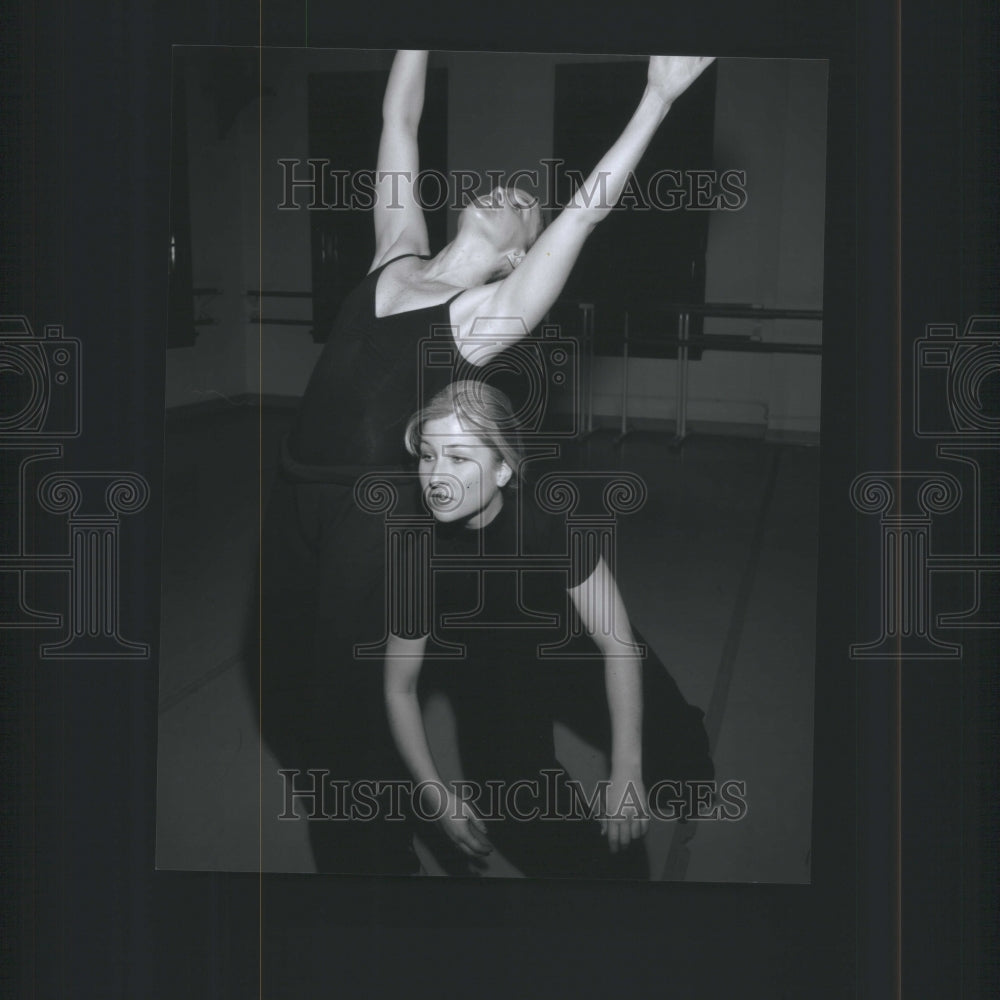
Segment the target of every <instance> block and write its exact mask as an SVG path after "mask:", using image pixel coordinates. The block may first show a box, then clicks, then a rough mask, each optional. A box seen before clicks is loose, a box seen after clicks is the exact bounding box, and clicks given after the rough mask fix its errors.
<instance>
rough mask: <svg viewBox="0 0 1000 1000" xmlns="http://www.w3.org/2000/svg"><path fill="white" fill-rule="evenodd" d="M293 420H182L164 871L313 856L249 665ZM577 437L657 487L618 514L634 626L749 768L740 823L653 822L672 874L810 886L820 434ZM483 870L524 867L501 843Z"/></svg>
mask: <svg viewBox="0 0 1000 1000" xmlns="http://www.w3.org/2000/svg"><path fill="white" fill-rule="evenodd" d="M288 420H289V413H288V411H286V410H283V409H280V408H277V407H275V408H265V409H264V410H263V411H258V410H257V409H256V408H255V407H253V406H233V407H232V408H230V409H228V410H225V411H221V412H211V413H204V414H201V415H197V416H194V415H186V416H184V417H181V418H172V419H171V420H169V421H168V427H167V437H166V471H165V486H164V512H165V517H164V521H165V523H164V535H163V563H162V565H163V573H162V577H163V580H162V583H163V589H162V618H161V634H160V640H161V641H160V658H159V663H160V688H159V690H160V695H159V735H158V764H157V770H158V779H157V781H158V784H157V846H156V859H157V866H158V867H159V868H164V869H180V870H222V871H259V870H262V871H290V872H308V871H310V870H312V859H311V856H310V852H309V847H308V840H307V834H306V821H305V820H302V819H299V820H284V821H281V822H276V821H275V818H276V817H277V815H278V814H279V813H281V812H282V810H283V808H284V789H283V785H282V780H281V778H280V777H279V775H278V773H277V768H278V765H277V763H276V762H275V761H274V759H273V758H272V757H271V756H270V755H269V753H268V752H267V750H266V748H262V747H261V744H260V740H259V739H258V736H257V723H256V713H255V710H254V709H253V707H252V703H251V699H250V696H249V694H248V692H247V688H246V681H245V677H244V671H243V664H242V662H241V659H240V645H241V637H242V632H243V629H244V626H245V616H246V609H247V607H248V602H249V598H250V594H251V588H252V586H253V575H254V565H255V559H256V545H257V538H258V530H259V528H258V519H259V511H260V501H261V497H262V496H265V497H266V495H267V489H268V486H269V482H270V478H271V476H272V475H273V468H274V455H275V454H276V449H277V444H278V441H279V440H280V437H281V435H282V433H283V432H284V429H285V428H286V426H287V424H288ZM577 447H578V451H577V453H576V455H575V456H574V462H576V463H579V464H578V467H581V468H588V469H591V470H613V469H627V470H629V471H630V472H633V473H636V474H638V475H639V476H641V477H642V478H643V480H644V481H645V483H646V486H647V489H648V497H647V500H646V502H645V504H644V506H643V507H642V508H641V509H640V510H639V511H637V512H636V513H634V514H630V515H628V516H625V517H622V518H621V519H620V521H619V525H618V572H617V576H618V582H619V585H620V588H621V590H622V594H623V597H624V599H625V603H626V606H627V608H628V611H629V615H630V617H631V619H632V620H633V622H634V623H635V624H636V625H637V627H638V628H639V630H640V631H641V632H642V633H643V635H644V636H645V638H646V640H647V641H648V642H649V643H650V644H651V645H652V646H653V647H654V648H655V649H656V651H657V653H658V654H659V656H660V658H661V659H662V660H663V662H664V663H665V664H667V666H668V669H669V670H670V672H671V673H672V674H673V676H674V678H675V680H676V681H677V683H678V685H679V686H680V689H681V691H682V692H683V694H684V696H685V697H686V698H687V700H688V701H690V702H692V703H693V704H696V705H698V706H699V707H701V708H702V709H704V710H705V712H706V725H707V728H708V731H709V738H710V740H711V743H712V747H713V756H714V760H715V766H716V777H717V779H718V780H719V781H725V780H729V779H732V780H735V781H740V782H745V788H746V792H745V801H746V804H747V810H746V814H745V815H744V816H743V817H742V818H741V819H739V820H737V821H734V822H727V821H716V820H707V821H703V822H699V823H697V824H694V825H693V829H694V834H693V836H692V835H691V831H690V830H685V829H684V828H683V827H680V826H678V824H676V823H674V822H670V821H654V822H653V823H652V825H651V829H650V832H649V834H648V835H647V838H646V846H647V850H648V851H649V854H650V861H651V870H652V872H653V873H654V877H657V878H665V879H668V880H686V881H692V882H763V883H804V882H808V881H809V875H810V853H809V848H810V830H811V827H810V815H811V809H812V743H813V713H814V698H813V677H814V662H815V615H816V607H815V603H816V577H817V564H816V549H817V531H818V527H817V507H818V482H819V450H818V448H815V447H808V446H800V445H791V444H776V443H770V442H767V441H764V440H761V439H759V438H750V437H739V436H721V435H712V434H708V433H705V432H696V433H693V434H691V436H689V437H688V439H687V440H686V441H685V443H684V446H683V447H682V448H680V449H674V448H671V446H670V436H669V434H665V433H653V432H639V433H635V434H632V435H630V436H629V437H627V438H626V439H625V440H624V441H623V442H616V439H615V436H614V435H613V434H612V433H611V432H609V431H599V432H597V433H596V434H594V435H593V436H592V437H591V438H589V439H588V441H587V442H586V443H585V444H581V445H579V446H577ZM258 470H260V473H259V472H258ZM426 721H427V726H428V732H429V739H430V742H431V745H432V749H433V750H434V752H435V754H436V756H438V757H439V758H440V759H441V760H440V762H441V764H442V771H445V772H446V771H447V770H448V769H449V765H448V761H449V760H451V761H452V765H454V760H453V758H454V747H453V745H452V744H451V742H450V732H451V718H450V709H449V706H448V705H447V703H446V702H445V701H444V700H443V699H442V698H437V699H432V700H431V701H430V702H429V703H428V705H427V707H426ZM556 739H557V751H558V753H559V756H560V759H561V760H562V762H563V763H564V764H565V765H566V767H567V769H568V770H569V771H570V772H571V773H573V774H576V773H577V772H580V776H581V777H586V776H588V775H589V774H590V773H593V774H598V773H599V771H600V768H601V766H602V761H601V757H600V755H599V754H598V753H597V752H596V751H595V750H594V749H593V748H590V747H587V746H586V745H585V744H583V743H581V742H580V741H579V740H578V739H576V737H575V736H574V735H573V734H572V733H570V732H568V731H566V730H563V729H557V732H556ZM689 826H692V825H691V824H689ZM418 851H419V853H420V854H421V857H422V859H423V861H424V864H425V867H426V868H427V870H428V871H429V872H430V873H431V874H436V873H440V871H441V869H440V866H439V865H438V864H437V861H436V859H435V858H434V857H433V856H432V855H430V854H429V852H428V851H427V850H426V848H425V847H424V846H423V845H421V844H418ZM484 874H487V875H508V876H517V875H518V874H519V873H518V872H517V871H516V870H515V869H514V868H513V867H512V866H510V865H509V864H508V863H507V862H505V861H504V859H502V858H499V857H497V856H495V855H494V856H493V857H492V858H491V860H490V863H489V865H488V867H487V869H486V871H485V873H484Z"/></svg>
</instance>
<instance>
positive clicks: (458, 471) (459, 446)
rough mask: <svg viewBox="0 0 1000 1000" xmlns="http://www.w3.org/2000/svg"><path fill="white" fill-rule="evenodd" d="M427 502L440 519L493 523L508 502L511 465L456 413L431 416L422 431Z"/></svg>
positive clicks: (473, 524) (478, 525)
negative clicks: (505, 500) (506, 488)
mask: <svg viewBox="0 0 1000 1000" xmlns="http://www.w3.org/2000/svg"><path fill="white" fill-rule="evenodd" d="M418 474H419V476H420V489H421V492H422V494H423V498H424V503H425V504H427V507H428V509H429V510H430V512H431V513H432V514H433V515H434V517H435V519H436V520H438V521H445V522H453V521H465V522H466V526H467V527H469V528H481V527H484V526H485V525H487V524H489V523H490V521H492V520H493V518H494V517H496V515H497V514H498V513H499V511H500V508H501V507H502V506H503V494H502V492H501V489H502V487H504V486H506V485H507V483H508V482H509V480H510V477H511V468H510V466H509V465H508V464H507V463H506V462H505V461H503V459H501V458H499V457H498V456H497V454H496V452H494V450H493V449H492V448H491V447H490V446H489V445H488V444H486V443H485V442H484V441H483V440H482V438H479V437H477V436H476V435H475V434H471V433H469V431H467V430H465V429H464V428H463V426H462V424H461V422H460V421H459V419H458V417H457V416H455V415H454V414H452V415H451V416H447V417H440V418H438V419H437V420H428V421H427V422H426V423H425V424H424V426H423V428H422V429H421V434H420V458H419V465H418Z"/></svg>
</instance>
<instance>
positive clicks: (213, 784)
mask: <svg viewBox="0 0 1000 1000" xmlns="http://www.w3.org/2000/svg"><path fill="white" fill-rule="evenodd" d="M172 87H173V99H172V109H173V114H172V135H171V140H172V145H171V164H170V166H171V203H170V222H171V235H170V263H171V271H170V279H171V285H170V291H171V297H170V317H169V334H168V344H167V352H166V354H167V358H166V385H165V403H166V451H165V465H164V560H163V567H162V618H161V637H160V679H159V735H158V760H157V820H156V861H157V866H158V867H159V868H162V869H178V870H206V869H208V870H222V871H258V870H262V871H268V872H312V871H315V872H320V873H340V874H367V875H440V876H453V877H480V876H493V877H508V878H517V877H534V878H582V879H633V880H634V879H639V880H656V881H658V880H666V881H692V882H737V883H741V882H762V883H792V884H796V883H799V884H801V883H808V882H809V881H810V851H811V802H812V760H813V714H814V709H815V706H814V670H815V642H816V638H815V633H816V584H817V572H818V569H817V549H818V536H817V533H818V490H819V478H818V477H819V460H820V453H821V427H820V396H821V393H820V379H821V359H822V346H823V270H824V254H823V247H824V226H825V204H826V198H825V187H826V177H825V171H826V142H827V132H826V120H827V65H826V62H825V61H824V60H809V59H801V60H796V59H734V58H727V59H719V60H713V59H712V58H711V57H710V56H706V57H680V56H677V57H675V56H659V55H656V56H652V57H636V56H614V55H605V56H582V55H539V54H517V53H514V54H511V53H491V52H476V53H472V52H447V51H445V52H442V51H434V52H430V53H428V52H424V51H417V50H403V51H399V52H393V51H359V50H324V49H294V48H288V49H264V50H260V51H258V50H255V49H249V48H222V47H178V48H176V49H175V51H174V56H173V83H172Z"/></svg>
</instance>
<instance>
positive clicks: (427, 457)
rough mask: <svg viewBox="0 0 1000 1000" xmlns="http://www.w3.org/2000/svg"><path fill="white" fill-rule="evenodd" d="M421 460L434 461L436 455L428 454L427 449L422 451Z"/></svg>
mask: <svg viewBox="0 0 1000 1000" xmlns="http://www.w3.org/2000/svg"><path fill="white" fill-rule="evenodd" d="M420 461H421V462H433V461H434V456H433V455H428V454H427V452H426V451H425V452H421V455H420Z"/></svg>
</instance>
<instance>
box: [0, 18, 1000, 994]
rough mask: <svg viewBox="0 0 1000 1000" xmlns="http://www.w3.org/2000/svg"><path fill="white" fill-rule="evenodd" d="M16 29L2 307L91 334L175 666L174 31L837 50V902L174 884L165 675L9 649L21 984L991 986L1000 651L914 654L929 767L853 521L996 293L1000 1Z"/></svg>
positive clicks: (97, 990) (830, 727) (334, 41)
mask: <svg viewBox="0 0 1000 1000" xmlns="http://www.w3.org/2000/svg"><path fill="white" fill-rule="evenodd" d="M985 6H986V5H985V4H983V5H982V7H983V8H985ZM3 18H4V22H5V23H4V25H3V32H2V37H3V43H2V44H3V48H4V53H3V68H2V72H3V80H4V89H5V92H6V96H5V101H4V105H3V111H2V114H3V123H4V124H3V139H2V141H3V145H4V163H3V174H2V184H3V189H2V195H3V216H4V222H3V242H4V244H5V250H4V253H5V257H4V271H3V290H2V301H0V311H2V312H4V313H25V314H26V315H27V316H28V317H29V319H31V321H32V323H33V324H34V325H35V327H36V329H40V328H41V327H42V326H43V325H44V324H45V323H61V324H63V325H64V326H65V329H66V333H67V335H68V336H73V337H78V338H80V340H81V341H82V342H83V370H82V374H81V383H82V386H83V390H82V391H83V405H84V433H83V436H82V437H81V438H80V439H79V440H78V441H76V442H72V443H71V444H69V445H68V446H67V448H66V466H67V468H70V469H77V470H87V469H93V470H98V469H101V470H118V469H121V470H132V471H135V472H139V473H141V474H142V475H144V476H145V477H146V478H147V479H148V480H149V482H150V483H151V485H152V487H153V498H154V499H153V502H152V503H151V504H150V506H149V507H148V508H147V509H146V511H144V512H143V514H142V515H140V516H138V517H136V518H133V519H131V520H130V521H128V522H126V524H125V527H124V530H123V550H122V558H123V565H122V578H123V581H124V584H125V590H126V593H125V597H124V600H123V605H124V606H123V610H122V631H123V634H124V635H126V636H127V637H130V638H142V639H144V640H145V641H148V642H150V643H151V644H152V645H153V648H154V649H155V648H156V645H157V638H158V637H157V613H158V578H159V572H158V562H159V546H160V527H159V525H160V506H159V487H160V483H161V480H162V464H161V462H162V455H161V451H162V435H163V367H164V345H165V336H166V317H167V298H166V232H167V207H168V202H167V195H168V176H169V155H168V152H169V135H170V131H169V107H170V105H169V101H170V46H171V45H172V44H192V43H201V44H212V45H218V44H257V43H258V41H261V42H263V44H265V45H302V44H311V45H336V46H344V47H387V48H394V47H397V46H399V45H405V46H408V47H421V46H423V47H430V48H498V49H508V50H535V51H560V50H561V51H621V52H648V51H651V50H652V51H667V52H669V51H697V52H701V51H712V52H715V53H717V54H719V55H726V54H731V55H761V56H763V55H767V56H812V57H823V58H829V59H830V60H831V74H830V118H829V121H830V143H829V169H828V229H827V250H826V262H827V264H826V267H827V273H826V284H825V311H826V321H825V325H824V353H825V357H824V363H823V380H824V383H823V434H824V449H825V450H824V455H823V476H822V492H823V511H822V537H821V566H822V579H821V585H820V619H819V621H820V625H819V635H818V641H817V651H818V660H817V670H818V673H817V725H816V790H817V791H816V801H815V811H814V847H813V878H814V881H813V884H812V886H810V887H766V886H748V885H737V886H702V885H653V886H622V885H613V886H595V885H586V884H575V885H560V884H552V883H541V884H538V883H536V884H529V883H523V884H522V883H520V882H517V883H492V882H491V883H489V884H479V883H464V882H463V883H457V882H449V883H447V884H441V883H437V882H431V881H430V880H416V881H409V882H408V881H402V882H397V881H391V880H382V881H379V882H368V881H362V880H351V879H340V880H329V879H318V878H294V877H280V878H279V877H267V878H265V879H263V880H259V879H257V878H256V877H254V876H241V877H231V876H225V875H218V874H207V873H205V874H198V873H190V874H177V873H157V872H154V870H153V829H154V824H153V815H154V814H153V808H154V794H155V788H154V780H155V747H156V676H155V661H154V662H151V663H138V662H126V663H120V664H117V665H115V664H101V663H90V664H88V663H83V662H80V663H73V662H68V663H62V664H59V663H51V662H46V663H40V662H38V661H37V659H36V656H35V649H36V646H37V637H32V636H30V635H18V634H16V633H15V634H14V635H11V634H10V633H9V632H8V633H7V634H5V635H3V637H2V638H3V642H4V646H3V654H4V666H3V695H2V705H3V711H4V718H3V720H2V721H3V730H2V731H3V734H4V735H3V743H2V747H3V767H4V774H3V781H4V788H5V789H6V793H7V795H8V798H9V807H8V809H7V810H6V817H7V818H6V820H5V823H4V827H3V834H2V836H3V846H4V854H5V859H4V862H5V869H6V871H7V874H6V875H5V878H4V889H3V897H4V907H5V911H6V913H5V916H6V929H5V932H4V942H5V944H4V947H5V949H6V950H8V952H9V957H10V958H11V959H13V961H9V962H6V963H5V971H4V972H3V973H2V975H3V976H4V977H6V978H8V979H9V986H8V988H7V989H6V990H4V991H3V992H4V993H5V995H9V996H25V997H40V998H53V1000H69V998H77V997H100V998H110V997H126V998H130V1000H131V998H137V1000H145V998H153V997H156V998H161V997H162V998H170V1000H173V998H182V997H183V998H190V1000H195V998H199V997H206V998H207V997H240V998H244V997H255V996H258V995H261V996H263V997H266V998H271V997H285V996H295V997H313V996H323V995H333V996H339V995H343V996H347V997H352V998H353V997H364V996H379V997H381V996H389V995H393V994H394V993H398V992H400V991H403V990H405V991H406V992H407V994H408V995H410V994H414V995H418V996H423V995H428V996H431V995H434V996H440V997H452V996H473V997H483V996H518V997H528V996H543V995H544V996H555V997H562V996H567V997H577V996H579V997H590V996H607V995H636V994H637V995H641V996H677V997H680V998H684V1000H687V998H701V997H706V998H716V997H727V996H730V995H733V996H747V997H758V996H759V997H765V998H781V997H788V998H795V1000H798V998H805V997H809V998H814V997H827V996H829V997H837V998H843V997H853V996H864V997H872V998H877V1000H881V998H884V997H888V996H892V995H895V992H896V990H897V988H900V987H901V990H902V995H906V996H919V997H941V998H945V997H957V996H963V997H970V998H971V997H979V996H984V997H985V996H991V995H994V992H995V989H996V987H997V970H996V968H995V966H993V965H991V964H990V963H989V961H988V959H987V958H986V947H987V945H988V944H992V942H991V941H988V940H987V938H988V937H989V936H990V935H991V934H992V931H990V930H988V929H989V928H990V927H991V925H992V923H993V921H992V919H991V917H992V912H993V907H994V905H995V904H994V899H993V896H994V887H995V882H996V878H995V876H996V871H995V861H994V860H993V855H994V853H995V843H994V841H995V839H996V835H995V831H996V815H995V809H994V807H993V806H992V803H991V801H990V797H991V794H992V787H993V784H994V772H995V763H994V761H995V758H996V734H997V730H998V726H997V715H996V707H995V705H996V702H995V697H994V692H993V687H994V683H995V682H994V679H993V660H994V659H995V654H994V652H993V651H994V650H995V648H996V645H997V636H996V633H995V632H993V633H990V632H986V633H980V634H979V635H978V636H976V635H971V634H970V635H968V636H966V637H965V640H964V641H965V642H966V656H965V659H964V661H963V663H962V664H961V665H958V664H954V663H953V664H944V663H940V664H937V663H934V664H925V665H923V666H920V667H915V666H911V665H904V666H903V668H902V670H901V672H900V676H901V678H902V682H901V683H902V688H901V694H900V695H899V698H900V704H901V705H902V725H901V731H902V742H901V743H900V744H899V746H901V748H902V749H901V751H900V753H901V756H899V757H897V739H896V732H897V727H896V723H895V706H896V704H897V694H898V688H897V682H896V676H897V675H896V672H895V668H893V667H892V666H891V665H887V664H884V663H872V662H869V663H867V664H863V665H861V667H860V668H856V666H855V665H854V664H852V663H851V662H850V661H849V659H848V657H847V648H848V645H849V644H850V643H851V642H852V641H856V640H861V639H866V638H869V637H870V636H869V635H866V634H865V635H863V634H860V632H861V631H863V630H862V629H861V627H860V626H859V624H858V621H857V619H860V620H862V621H866V620H867V619H868V616H867V613H866V612H865V611H864V609H866V608H867V607H868V606H869V605H870V604H871V602H873V601H876V600H877V589H878V582H877V578H875V577H877V562H876V559H877V552H876V551H874V547H873V546H874V540H875V538H876V535H873V534H872V533H871V532H870V531H868V530H867V528H866V526H865V525H864V524H862V521H861V520H860V519H859V518H858V516H856V515H855V513H854V511H853V510H852V508H851V506H850V504H849V502H848V487H849V484H850V481H851V479H852V478H853V476H854V475H855V474H856V473H858V472H862V471H868V470H873V469H883V468H890V467H892V466H893V465H894V464H895V463H897V462H901V463H902V467H904V468H908V469H910V468H913V469H916V468H923V467H925V466H930V467H933V453H932V450H931V449H930V447H929V446H920V447H917V446H916V443H915V442H914V441H913V439H912V436H911V433H910V425H911V420H910V417H909V413H910V410H909V407H910V401H909V395H908V393H909V391H910V388H909V387H910V377H909V371H908V367H907V366H908V364H909V358H910V357H911V356H912V351H911V348H910V344H911V342H912V340H913V338H915V337H917V336H919V335H920V334H921V333H922V329H923V325H924V324H925V323H927V322H930V321H937V322H956V323H962V322H964V319H965V317H966V316H967V315H969V314H970V313H973V312H987V311H994V312H995V311H997V307H998V303H997V301H996V300H997V282H996V275H995V267H996V263H997V258H996V235H995V234H996V231H997V229H998V221H1000V220H998V219H997V198H996V193H995V187H994V185H995V181H994V179H993V175H994V173H995V169H996V163H997V135H996V127H997V126H996V122H997V117H996V94H995V87H996V82H995V81H996V75H997V61H996V53H997V21H996V14H995V13H993V14H987V13H986V12H985V10H984V9H980V7H979V6H978V5H975V4H973V3H971V2H968V0H960V2H958V3H955V4H951V3H947V2H945V0H938V2H937V3H930V2H927V0H919V2H918V0H907V2H905V3H903V4H902V9H901V10H900V7H899V5H896V6H892V5H889V4H863V5H862V4H858V7H857V9H856V10H852V8H851V7H850V6H849V5H839V4H832V3H831V4H825V5H822V6H817V7H816V8H815V9H807V8H806V5H804V4H802V3H801V2H800V3H792V2H779V0H744V2H741V3H735V2H732V3H720V2H706V0H702V2H699V3H697V4H685V5H682V4H678V3H671V4H657V5H652V4H648V3H643V2H642V0H619V2H616V3H614V4H613V5H610V4H609V5H604V6H600V5H598V4H595V3H575V4H568V5H566V7H565V8H563V9H559V10H556V9H549V8H544V9H538V10H536V9H534V6H533V5H531V4H528V3H524V2H520V0H518V2H507V3H504V4H502V5H493V6H490V5H483V4H476V5H472V4H468V3H466V4H458V3H454V2H444V3H435V4H434V5H410V6H404V5H403V4H401V3H399V2H393V3H391V4H387V3H380V2H377V0H375V2H373V0H369V2H366V3H364V4H353V5H347V4H342V3H335V4H329V3H328V4H320V3H317V2H315V0H314V2H313V3H311V4H308V6H307V4H306V2H304V0H301V2H295V0H285V2H283V3H281V4H280V5H279V4H277V3H272V4H269V5H264V7H263V9H262V10H260V9H259V8H258V7H257V6H256V5H254V4H251V3H247V2H238V0H216V2H214V3H213V2H205V0H202V2H198V3H195V2H192V0H175V2H173V3H167V2H156V3H154V2H138V0H136V2H131V3H125V2H122V3H118V4H114V5H112V4H103V3H102V4H90V3H75V4H71V3H68V2H60V3H56V2H53V0H38V2H37V3H35V4H33V5H26V6H23V7H20V8H15V9H14V10H13V11H8V12H7V13H5V14H4V15H3ZM900 26H901V27H900ZM897 31H899V32H900V34H899V35H898V36H897ZM897 43H898V44H899V45H900V48H901V53H902V89H901V91H900V92H897V84H896V68H895V63H894V59H895V54H894V53H895V47H896V45H897ZM897 107H899V108H901V114H902V125H903V160H902V163H903V170H902V216H901V217H902V229H901V231H900V230H898V229H897V217H896V212H895V205H896V192H897V189H898V188H897V177H896V171H895V150H896V143H897V131H896V113H897ZM900 246H901V247H902V256H901V258H900V257H899V256H898V248H899V247H900ZM899 260H901V271H899V272H897V262H898V261H899ZM898 274H901V278H899V281H901V284H900V285H897V277H898ZM897 302H900V303H901V308H902V317H901V327H900V329H901V331H902V346H901V348H900V349H897V346H896V332H895V331H896V316H897ZM900 364H902V366H903V369H904V371H903V375H902V378H900V377H899V376H898V374H897V373H898V372H899V368H900ZM897 386H901V390H900V391H901V393H902V395H901V400H900V402H899V403H897ZM900 407H901V409H900ZM900 414H902V416H901V415H900ZM897 774H901V775H902V780H903V790H904V806H903V823H902V829H901V836H902V853H901V854H900V852H899V849H898V840H897V832H898V831H897V830H896V827H895V825H894V791H893V788H894V776H895V775H897ZM898 859H901V869H900V871H901V885H902V897H901V898H902V908H903V909H902V921H901V923H900V922H899V920H898V912H897V899H898V898H899V897H898V896H897V883H896V878H895V873H896V865H897V860H898ZM899 927H901V929H902V931H901V939H900V940H901V942H902V957H901V964H902V969H903V972H902V976H903V979H902V983H900V982H899V980H898V979H897V972H896V967H897V951H896V941H897V937H896V929H897V928H899Z"/></svg>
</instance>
